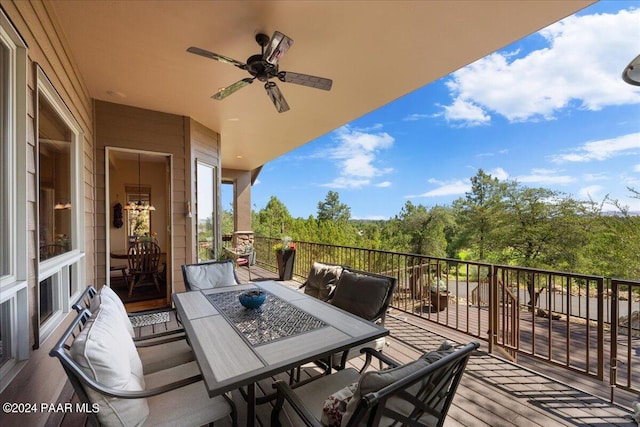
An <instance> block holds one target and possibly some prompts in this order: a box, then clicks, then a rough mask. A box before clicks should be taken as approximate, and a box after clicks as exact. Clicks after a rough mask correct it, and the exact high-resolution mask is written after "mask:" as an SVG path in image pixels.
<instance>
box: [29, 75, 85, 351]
mask: <svg viewBox="0 0 640 427" xmlns="http://www.w3.org/2000/svg"><path fill="white" fill-rule="evenodd" d="M36 101H37V109H36V111H37V113H38V114H37V129H38V135H37V136H38V141H37V142H38V144H37V152H38V164H37V183H38V190H37V193H36V194H37V195H38V200H37V204H38V209H37V212H38V223H37V226H38V228H37V232H38V243H39V253H38V258H39V264H38V267H39V268H38V285H37V287H36V292H37V301H38V307H37V312H36V314H37V315H38V335H37V338H39V339H40V341H43V340H44V339H45V338H46V337H47V336H49V335H50V334H51V332H53V331H54V330H55V328H56V327H57V326H58V324H59V323H60V322H61V321H62V319H63V316H64V313H65V312H67V311H69V306H70V301H72V300H73V299H74V297H75V295H77V294H78V293H79V292H80V290H81V288H84V283H83V279H84V276H85V270H84V252H83V250H82V249H83V246H84V242H83V239H82V238H81V236H82V230H83V229H84V227H83V217H84V216H83V210H82V208H81V202H82V200H83V197H82V192H83V188H84V186H83V179H82V173H81V172H82V170H83V169H82V133H81V131H80V127H79V125H78V124H77V122H76V121H75V119H74V117H73V115H72V114H71V112H70V111H69V109H68V108H67V107H66V105H65V104H64V102H63V101H62V99H61V98H60V96H59V95H58V92H57V91H56V90H55V88H54V87H53V85H52V84H51V82H50V81H49V79H48V78H47V76H46V75H45V73H44V72H43V70H42V69H41V68H39V67H38V68H37V91H36ZM36 344H38V343H36Z"/></svg>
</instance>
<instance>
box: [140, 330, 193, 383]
mask: <svg viewBox="0 0 640 427" xmlns="http://www.w3.org/2000/svg"><path fill="white" fill-rule="evenodd" d="M137 350H138V354H139V355H140V360H141V361H142V366H143V368H144V373H145V375H146V374H151V373H153V372H157V371H162V370H163V369H167V368H171V367H173V366H178V365H182V364H184V363H188V362H191V361H193V360H194V356H193V351H191V347H189V343H188V342H187V340H186V339H180V340H177V341H171V342H167V343H163V344H158V345H152V346H149V347H137ZM197 373H199V372H197Z"/></svg>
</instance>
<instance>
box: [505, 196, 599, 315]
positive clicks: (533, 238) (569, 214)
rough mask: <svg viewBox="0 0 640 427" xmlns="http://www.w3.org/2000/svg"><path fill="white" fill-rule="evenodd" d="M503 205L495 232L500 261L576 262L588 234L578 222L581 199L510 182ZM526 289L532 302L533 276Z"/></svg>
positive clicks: (532, 264) (581, 214)
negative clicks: (503, 216)
mask: <svg viewBox="0 0 640 427" xmlns="http://www.w3.org/2000/svg"><path fill="white" fill-rule="evenodd" d="M505 207H506V212H507V215H508V218H507V220H506V226H505V227H502V228H501V233H500V235H499V236H498V238H499V241H498V246H499V247H501V248H502V252H501V258H502V261H504V262H506V263H509V264H511V265H518V266H524V267H538V268H558V267H559V266H563V265H564V266H567V267H575V266H576V265H577V254H578V253H579V248H581V247H583V246H584V245H586V243H587V238H588V236H587V234H586V232H587V230H586V229H584V227H582V226H581V223H582V222H583V218H584V215H585V214H586V212H587V211H586V210H585V206H584V205H583V204H582V203H581V202H577V201H575V200H573V199H572V198H570V197H567V196H566V195H564V194H562V193H559V192H556V191H552V190H548V189H544V188H528V187H524V186H520V185H512V186H510V187H509V190H508V192H507V199H506V203H505ZM528 291H529V296H530V301H529V302H530V304H532V305H534V304H535V303H536V299H537V296H538V295H539V294H538V293H537V292H536V289H535V284H534V283H533V278H530V280H529V283H528Z"/></svg>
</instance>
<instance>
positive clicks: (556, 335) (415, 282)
mask: <svg viewBox="0 0 640 427" xmlns="http://www.w3.org/2000/svg"><path fill="white" fill-rule="evenodd" d="M275 242H276V240H274V241H272V240H270V239H265V238H256V240H255V249H256V252H257V261H258V264H257V265H255V266H253V267H252V268H251V269H252V271H251V276H252V279H253V280H254V281H259V280H273V279H277V271H276V265H275V255H274V254H273V251H272V249H271V248H272V246H273V243H275ZM296 245H297V251H296V257H297V259H296V261H295V270H294V279H296V280H291V281H286V282H284V283H286V284H287V285H288V286H291V287H293V288H296V289H297V288H298V287H299V286H300V284H301V283H302V282H303V281H304V279H305V277H306V274H307V272H308V270H309V268H308V266H309V264H310V263H312V262H313V261H314V260H318V261H326V262H333V263H336V262H338V263H344V264H347V265H350V266H353V267H354V268H359V269H363V268H364V269H368V270H369V271H378V272H382V273H386V274H392V275H394V276H396V277H398V278H399V285H398V289H397V293H396V295H395V296H394V300H393V308H392V310H391V311H390V313H389V316H388V317H387V322H386V326H387V327H388V328H389V330H390V332H391V337H390V340H389V345H388V346H387V348H386V349H385V353H386V354H388V355H389V356H391V357H392V358H394V359H396V360H398V361H400V362H402V363H405V362H408V361H411V360H414V359H415V358H417V357H418V356H419V355H420V354H422V353H424V352H425V351H431V350H434V349H435V348H437V347H438V346H439V345H440V343H441V342H442V341H443V340H445V339H446V340H449V341H451V342H455V343H457V344H462V343H466V342H469V341H471V340H472V339H479V340H481V344H482V345H481V349H480V351H479V352H478V353H477V354H475V355H473V356H472V358H471V360H470V362H469V364H468V366H467V372H466V373H465V376H464V377H463V380H462V382H461V384H460V387H459V389H458V392H457V394H456V397H455V399H454V402H453V405H452V407H451V409H450V411H449V415H448V418H447V421H446V423H445V425H467V426H482V425H585V424H601V425H628V426H632V425H634V422H633V421H632V420H631V418H630V417H631V411H630V410H629V408H630V406H631V403H632V401H633V400H637V393H638V386H639V385H640V381H639V378H638V373H639V371H638V369H637V366H638V363H640V347H639V346H640V341H639V340H640V336H639V335H640V334H638V329H637V327H635V329H634V327H631V328H630V330H629V329H624V328H625V327H626V326H627V325H625V324H624V323H623V321H621V320H620V319H621V318H622V317H623V314H622V313H626V312H631V311H637V310H638V305H639V304H640V302H639V301H637V300H635V301H634V300H633V298H632V297H634V296H636V295H637V293H638V291H637V289H638V287H639V286H640V283H637V282H629V281H626V282H623V281H618V280H614V279H605V278H597V277H590V276H583V275H577V274H571V273H560V272H552V271H541V270H532V269H522V268H516V267H507V266H495V265H490V264H481V263H468V262H461V261H456V260H443V259H436V258H429V257H423V256H418V255H411V254H399V253H390V252H383V251H372V250H365V249H358V248H347V247H337V246H331V245H321V244H316V243H305V242H296ZM381 266H389V267H387V268H389V269H388V270H381V269H380V268H381ZM425 271H426V272H428V273H429V274H428V275H427V274H425V273H424V272H425ZM432 273H434V274H435V276H436V277H440V278H446V281H445V284H444V290H443V291H441V292H443V293H445V294H446V306H444V304H443V303H442V302H441V301H440V300H438V301H436V300H433V301H432V298H431V294H430V292H426V291H425V289H429V288H430V286H431V283H430V281H431V280H432V276H433V275H434V274H432ZM238 275H239V276H240V280H241V282H243V283H245V282H248V281H249V271H248V270H247V269H244V268H242V269H238ZM487 277H489V280H486V278H487ZM478 278H480V280H479V281H478V280H477V279H478ZM504 283H508V284H509V286H504ZM532 283H533V287H531V284H532ZM561 283H564V284H566V285H567V287H568V288H570V291H571V292H564V293H563V290H566V289H564V288H561V289H554V290H553V292H547V287H548V286H552V285H553V286H556V287H557V286H559V284H561ZM530 287H531V289H530ZM590 288H595V289H596V290H597V293H596V294H595V295H592V294H591V293H589V292H587V290H588V289H590ZM529 290H535V292H532V295H533V298H534V301H533V305H532V304H530V301H529V298H528V297H529ZM616 296H617V298H616ZM621 297H627V298H624V301H622V302H621V301H619V300H620V299H621ZM494 301H496V303H494ZM615 302H619V303H618V304H617V308H616V305H615V304H614V303H615ZM625 306H626V311H624V307H625ZM621 309H622V310H621ZM612 319H618V320H617V321H615V322H612ZM176 326H177V323H176V322H175V320H174V319H172V320H171V322H169V323H167V324H159V325H155V326H147V327H143V328H139V329H138V330H137V333H138V334H140V335H145V334H148V333H152V332H158V331H161V330H166V329H171V328H174V327H176ZM491 331H495V332H494V333H492V332H491ZM627 331H630V333H628V332H627ZM611 337H616V339H615V340H612V339H611ZM611 354H616V355H617V357H614V358H612V357H611ZM361 363H362V360H358V359H355V360H354V361H353V362H352V365H354V366H355V367H359V366H360V364H361ZM612 366H613V367H615V368H617V369H615V368H612ZM632 367H635V368H632ZM306 369H307V373H309V370H311V369H313V367H312V366H307V367H306ZM257 390H258V391H257V393H258V395H260V394H265V393H269V392H270V391H271V381H269V380H266V381H263V382H262V383H260V384H259V387H257ZM233 397H234V400H235V401H236V403H237V405H238V408H239V410H240V414H239V416H240V419H239V421H240V425H244V422H245V418H246V413H245V412H244V409H245V406H244V404H243V400H242V396H241V395H240V393H238V392H234V394H233ZM73 398H74V397H73V393H72V389H71V387H70V386H67V387H66V388H65V391H64V392H63V394H62V395H61V400H60V401H63V402H64V401H70V400H72V399H73ZM270 410H271V406H270V405H268V404H266V405H261V406H259V407H258V414H257V416H258V420H259V424H258V425H262V426H268V425H269V416H270ZM77 422H78V419H77V418H73V417H71V416H67V417H65V416H64V414H57V415H52V416H51V417H50V419H49V423H51V424H52V425H62V426H71V425H77ZM227 424H228V425H230V421H223V423H222V425H227Z"/></svg>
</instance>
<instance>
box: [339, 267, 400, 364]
mask: <svg viewBox="0 0 640 427" xmlns="http://www.w3.org/2000/svg"><path fill="white" fill-rule="evenodd" d="M396 283H397V280H396V279H395V278H394V277H390V276H384V275H381V274H376V273H370V272H368V271H359V270H353V269H345V270H344V271H343V272H342V274H341V275H340V279H339V280H338V282H337V283H336V288H335V290H334V292H333V296H332V298H331V299H330V300H329V304H331V305H334V306H336V307H338V308H341V309H343V310H345V311H348V312H349V313H351V314H355V315H356V316H359V317H362V318H363V319H366V320H369V321H371V322H375V323H378V324H380V325H381V326H384V321H385V318H386V315H387V310H388V309H389V304H391V298H392V297H393V291H394V289H395V287H396ZM385 344H386V340H385V338H384V337H383V338H379V339H377V340H375V341H372V342H369V343H366V344H363V345H362V346H358V347H355V348H352V349H350V350H349V351H345V352H342V353H341V354H337V355H334V356H333V357H332V358H331V367H333V368H336V369H344V367H345V366H346V364H347V360H349V359H352V358H354V357H358V356H359V355H360V349H361V348H364V347H372V348H374V349H375V350H378V351H382V350H383V349H384V346H385Z"/></svg>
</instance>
